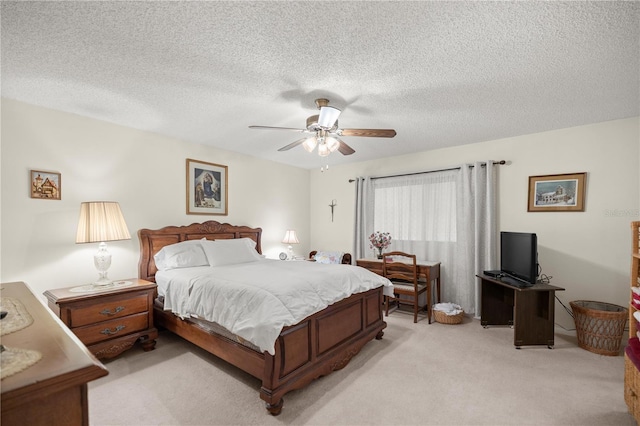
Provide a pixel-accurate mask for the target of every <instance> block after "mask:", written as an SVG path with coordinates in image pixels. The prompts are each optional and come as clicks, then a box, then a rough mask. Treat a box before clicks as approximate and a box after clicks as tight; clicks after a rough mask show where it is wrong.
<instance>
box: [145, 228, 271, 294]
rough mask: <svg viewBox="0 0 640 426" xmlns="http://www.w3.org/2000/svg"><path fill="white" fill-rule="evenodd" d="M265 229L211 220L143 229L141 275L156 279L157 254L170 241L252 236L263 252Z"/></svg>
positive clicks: (260, 251)
mask: <svg viewBox="0 0 640 426" xmlns="http://www.w3.org/2000/svg"><path fill="white" fill-rule="evenodd" d="M261 236H262V228H250V227H248V226H235V225H230V224H228V223H220V222H216V221H215V220H209V221H207V222H203V223H192V224H191V225H185V226H165V227H164V228H161V229H140V230H139V231H138V238H139V239H140V262H139V263H138V277H139V278H142V279H143V280H147V281H152V282H155V281H156V271H157V270H158V268H156V263H155V261H154V260H153V256H154V255H155V254H156V253H157V252H159V251H160V249H162V247H164V246H167V245H169V244H175V243H179V242H181V241H186V240H201V239H202V238H206V239H208V240H222V239H227V240H228V239H234V238H251V239H252V240H253V241H255V242H256V250H257V251H258V253H260V254H262V246H261V245H260V244H261V243H260V238H261Z"/></svg>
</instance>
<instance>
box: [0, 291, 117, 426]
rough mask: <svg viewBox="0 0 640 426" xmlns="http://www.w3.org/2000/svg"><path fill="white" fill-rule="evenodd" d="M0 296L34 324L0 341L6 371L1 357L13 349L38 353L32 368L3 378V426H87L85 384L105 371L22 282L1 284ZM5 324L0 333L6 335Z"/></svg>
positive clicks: (3, 337)
mask: <svg viewBox="0 0 640 426" xmlns="http://www.w3.org/2000/svg"><path fill="white" fill-rule="evenodd" d="M0 296H1V297H2V303H3V306H5V303H7V304H8V303H9V302H10V301H11V302H12V303H15V304H17V305H18V306H19V308H20V310H21V311H22V312H24V313H23V314H22V316H23V317H28V318H30V319H32V320H33V321H32V322H31V323H30V324H29V325H26V326H25V327H24V328H21V329H17V330H16V331H13V332H11V333H8V334H5V335H3V336H2V337H1V338H0V340H1V342H2V345H3V347H4V348H5V350H4V351H3V352H2V356H3V365H4V367H5V368H6V365H5V360H6V359H7V358H4V357H5V355H8V354H9V353H10V352H12V351H23V350H24V351H29V352H30V353H37V354H39V355H40V359H39V360H38V361H37V362H35V363H34V364H32V365H31V366H29V367H26V368H25V369H24V370H22V371H18V372H16V373H14V374H12V375H10V376H8V377H5V378H4V379H2V382H1V387H2V418H1V423H2V425H3V426H10V425H65V426H66V425H88V424H89V411H88V397H87V383H88V382H90V381H91V380H95V379H97V378H99V377H102V376H106V375H107V374H108V371H107V369H106V368H105V367H104V366H103V365H102V364H101V363H100V361H98V360H97V359H96V358H95V357H94V356H93V355H92V354H91V353H90V352H89V351H88V350H87V348H86V347H85V346H84V345H83V344H82V343H81V342H80V340H79V339H78V338H77V337H76V336H75V335H74V334H73V333H71V332H70V331H69V330H68V329H67V327H65V325H64V324H63V323H62V322H61V321H60V320H59V319H58V318H56V317H55V316H53V315H52V314H51V312H50V311H49V310H48V309H47V308H46V307H45V306H44V305H43V304H42V303H41V302H40V301H39V300H38V299H36V297H35V296H34V295H33V293H32V292H31V291H30V290H29V288H28V287H27V285H26V284H25V283H22V282H12V283H3V284H0ZM10 315H12V313H11V312H10V313H9V314H8V315H7V317H5V318H4V319H2V320H0V321H8V320H9V316H10ZM13 315H15V314H13ZM5 324H8V322H7V323H2V327H3V332H8V330H9V327H8V326H7V325H5Z"/></svg>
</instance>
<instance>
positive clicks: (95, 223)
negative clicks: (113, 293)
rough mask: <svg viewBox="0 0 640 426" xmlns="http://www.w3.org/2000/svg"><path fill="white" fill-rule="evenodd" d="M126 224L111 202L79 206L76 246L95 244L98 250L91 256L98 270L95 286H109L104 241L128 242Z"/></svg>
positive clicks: (109, 264) (109, 263) (107, 257)
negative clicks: (97, 244) (97, 245)
mask: <svg viewBox="0 0 640 426" xmlns="http://www.w3.org/2000/svg"><path fill="white" fill-rule="evenodd" d="M130 239H131V235H129V230H128V229H127V224H126V223H125V221H124V217H123V216H122V211H120V205H119V204H118V203H116V202H112V201H91V202H86V203H81V204H80V220H79V221H78V232H77V234H76V244H80V243H97V242H99V243H100V245H99V248H98V251H97V252H96V254H95V255H94V256H93V263H94V265H95V267H96V269H97V270H98V273H99V275H98V280H97V281H95V282H94V283H93V285H95V286H105V285H109V284H111V280H110V279H109V278H108V277H107V271H108V270H109V267H110V266H111V253H109V252H108V251H107V244H106V243H105V241H118V240H130Z"/></svg>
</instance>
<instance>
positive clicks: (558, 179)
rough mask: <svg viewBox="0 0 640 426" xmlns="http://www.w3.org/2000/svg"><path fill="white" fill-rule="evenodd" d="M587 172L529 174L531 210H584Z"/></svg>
mask: <svg viewBox="0 0 640 426" xmlns="http://www.w3.org/2000/svg"><path fill="white" fill-rule="evenodd" d="M586 178H587V174H586V173H567V174H561V175H545V176H529V204H528V209H527V211H530V212H583V211H584V197H585V193H586V187H585V185H586Z"/></svg>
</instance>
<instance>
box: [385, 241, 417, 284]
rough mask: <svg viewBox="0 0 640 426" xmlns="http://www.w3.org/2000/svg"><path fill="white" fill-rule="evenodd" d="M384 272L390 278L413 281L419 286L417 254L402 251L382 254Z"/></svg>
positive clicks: (392, 279)
mask: <svg viewBox="0 0 640 426" xmlns="http://www.w3.org/2000/svg"><path fill="white" fill-rule="evenodd" d="M382 274H383V275H384V276H385V277H387V278H388V279H389V280H391V281H394V280H399V281H404V282H407V283H412V284H413V286H414V289H416V290H417V288H418V266H417V265H416V255H415V254H408V253H404V252H401V251H392V252H390V253H385V254H384V255H383V256H382Z"/></svg>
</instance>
